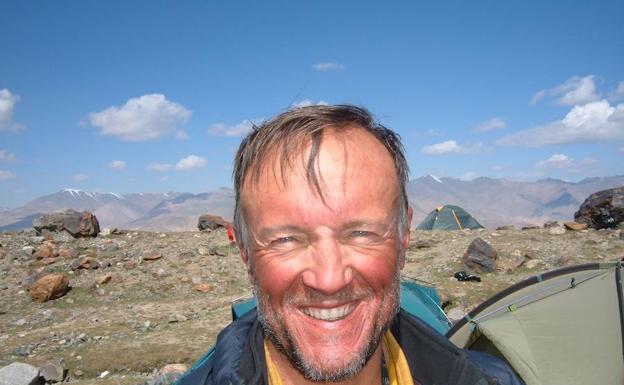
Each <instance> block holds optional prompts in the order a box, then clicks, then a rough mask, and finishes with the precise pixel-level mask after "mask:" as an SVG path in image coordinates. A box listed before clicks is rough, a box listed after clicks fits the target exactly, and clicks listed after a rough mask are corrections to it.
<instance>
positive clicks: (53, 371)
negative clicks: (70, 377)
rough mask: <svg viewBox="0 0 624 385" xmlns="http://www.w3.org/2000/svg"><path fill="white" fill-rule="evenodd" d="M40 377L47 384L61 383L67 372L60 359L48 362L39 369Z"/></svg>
mask: <svg viewBox="0 0 624 385" xmlns="http://www.w3.org/2000/svg"><path fill="white" fill-rule="evenodd" d="M39 372H40V373H41V374H40V375H41V377H43V379H44V380H45V381H46V382H47V383H52V382H62V381H63V380H64V379H65V374H66V373H67V370H66V369H65V363H64V362H63V359H62V358H59V359H56V360H52V361H48V362H46V363H44V364H43V365H41V366H40V367H39Z"/></svg>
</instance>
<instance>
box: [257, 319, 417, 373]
mask: <svg viewBox="0 0 624 385" xmlns="http://www.w3.org/2000/svg"><path fill="white" fill-rule="evenodd" d="M381 345H382V346H381V348H382V351H383V355H384V358H385V359H386V367H387V369H388V379H389V380H390V385H413V383H414V382H413V381H412V374H411V373H410V370H409V365H408V364H407V360H406V359H405V354H403V350H401V346H399V343H398V342H397V340H396V339H395V338H394V336H393V335H392V333H390V331H387V332H386V334H385V335H384V336H383V339H382V344H381ZM264 356H265V357H266V366H267V373H268V377H269V385H284V384H283V383H282V379H281V378H280V375H279V372H278V370H277V366H275V363H274V362H273V360H272V359H271V354H270V353H269V348H268V346H267V342H266V340H265V341H264Z"/></svg>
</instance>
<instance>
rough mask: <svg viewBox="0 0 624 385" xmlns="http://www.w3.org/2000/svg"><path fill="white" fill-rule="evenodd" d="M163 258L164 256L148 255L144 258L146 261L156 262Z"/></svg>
mask: <svg viewBox="0 0 624 385" xmlns="http://www.w3.org/2000/svg"><path fill="white" fill-rule="evenodd" d="M160 258H162V254H157V253H156V254H147V255H144V256H143V260H144V261H155V260H157V259H160Z"/></svg>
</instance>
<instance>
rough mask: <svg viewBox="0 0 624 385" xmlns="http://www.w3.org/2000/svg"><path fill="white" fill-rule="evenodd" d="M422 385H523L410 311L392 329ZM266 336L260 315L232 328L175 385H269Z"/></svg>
mask: <svg viewBox="0 0 624 385" xmlns="http://www.w3.org/2000/svg"><path fill="white" fill-rule="evenodd" d="M390 330H391V332H392V335H393V336H394V337H395V338H396V340H397V341H398V342H399V344H400V345H401V348H402V349H403V353H404V354H405V357H406V359H407V362H408V364H409V366H410V371H411V373H412V377H413V379H414V383H415V384H420V385H524V384H523V383H522V382H521V381H520V380H519V379H518V378H517V377H516V376H515V375H514V373H513V372H512V371H511V369H510V368H509V367H508V366H507V364H505V363H504V362H503V361H501V360H499V359H497V358H495V357H492V356H489V355H487V354H484V353H479V352H472V351H466V350H463V349H459V348H457V347H456V346H455V345H453V344H452V343H451V342H450V341H449V340H448V339H447V338H446V337H444V336H442V335H440V334H439V333H437V332H436V331H434V330H433V329H432V328H431V327H430V326H429V325H427V324H425V323H424V322H423V321H421V320H419V319H418V318H416V317H413V316H411V315H410V314H409V313H407V312H405V311H403V310H402V311H401V312H400V313H399V315H398V316H397V317H396V319H395V320H394V322H393V324H392V326H391V328H390ZM263 341H264V336H263V332H262V327H261V326H260V324H259V322H258V319H257V313H256V310H253V311H250V312H249V313H247V314H245V315H244V316H243V317H241V318H240V319H238V320H236V321H234V322H232V323H231V324H230V325H229V326H227V327H226V328H225V329H224V330H223V331H221V333H219V336H218V337H217V344H216V346H215V347H214V351H213V352H212V354H209V355H207V356H205V357H204V359H203V360H200V361H199V362H198V363H197V364H195V366H194V367H193V368H191V370H190V371H189V372H188V373H187V374H186V375H185V376H184V377H182V378H181V379H180V380H179V381H178V382H177V383H176V385H243V384H245V385H267V384H268V379H267V373H266V365H265V358H264V345H263Z"/></svg>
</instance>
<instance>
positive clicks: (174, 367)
mask: <svg viewBox="0 0 624 385" xmlns="http://www.w3.org/2000/svg"><path fill="white" fill-rule="evenodd" d="M188 369H189V366H188V365H186V364H168V365H165V366H163V367H162V368H161V369H160V373H172V372H178V373H184V372H186V371H187V370H188Z"/></svg>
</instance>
